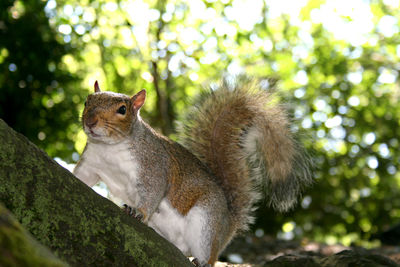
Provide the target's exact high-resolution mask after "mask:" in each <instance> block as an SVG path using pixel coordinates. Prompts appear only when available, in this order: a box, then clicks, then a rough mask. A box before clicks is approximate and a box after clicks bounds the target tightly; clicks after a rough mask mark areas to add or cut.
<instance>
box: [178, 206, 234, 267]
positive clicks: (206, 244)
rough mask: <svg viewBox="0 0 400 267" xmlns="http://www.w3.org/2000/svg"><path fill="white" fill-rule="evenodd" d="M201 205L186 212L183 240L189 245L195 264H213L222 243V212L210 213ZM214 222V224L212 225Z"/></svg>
mask: <svg viewBox="0 0 400 267" xmlns="http://www.w3.org/2000/svg"><path fill="white" fill-rule="evenodd" d="M210 212H213V211H210V210H209V209H207V208H203V207H202V206H201V205H200V206H199V205H197V206H195V207H193V208H192V209H191V210H190V212H189V213H188V214H187V228H186V231H185V237H184V238H185V241H186V243H187V244H188V245H189V247H190V252H191V255H192V256H193V257H194V258H195V261H194V264H195V265H196V266H201V267H206V266H213V265H214V263H215V262H216V261H217V259H218V254H219V252H220V250H221V249H222V244H224V240H222V239H224V237H225V232H227V231H224V230H225V229H221V228H223V227H222V225H224V223H223V220H224V219H227V218H223V217H224V213H223V212H222V213H221V212H218V213H217V214H216V213H214V214H212V217H213V220H210ZM213 224H214V225H213Z"/></svg>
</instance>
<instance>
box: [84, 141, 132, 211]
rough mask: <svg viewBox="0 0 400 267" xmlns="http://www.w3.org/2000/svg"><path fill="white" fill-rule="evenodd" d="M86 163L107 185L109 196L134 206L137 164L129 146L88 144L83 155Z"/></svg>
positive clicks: (121, 144) (125, 144)
mask: <svg viewBox="0 0 400 267" xmlns="http://www.w3.org/2000/svg"><path fill="white" fill-rule="evenodd" d="M84 157H85V161H86V163H87V164H88V165H89V166H90V167H91V169H92V170H93V172H95V174H97V175H98V176H99V177H100V179H101V180H102V181H103V182H104V183H105V184H106V185H107V187H108V189H109V190H110V192H111V194H112V195H114V196H118V198H120V199H121V200H122V201H123V202H124V203H126V204H128V205H130V206H133V207H134V206H136V205H137V202H138V195H137V191H136V183H137V175H138V167H139V166H138V163H137V161H136V160H135V157H134V155H133V154H132V153H131V151H130V150H129V144H128V143H126V142H122V143H119V144H113V145H105V144H95V143H89V144H88V146H87V148H86V150H85V153H84Z"/></svg>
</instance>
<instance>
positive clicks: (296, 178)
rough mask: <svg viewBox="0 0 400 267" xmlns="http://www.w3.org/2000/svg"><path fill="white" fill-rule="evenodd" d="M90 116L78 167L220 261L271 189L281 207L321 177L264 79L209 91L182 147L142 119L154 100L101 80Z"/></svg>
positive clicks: (189, 250)
mask: <svg viewBox="0 0 400 267" xmlns="http://www.w3.org/2000/svg"><path fill="white" fill-rule="evenodd" d="M94 87H95V93H93V94H91V95H89V96H88V97H87V100H86V102H85V109H84V111H83V115H82V123H83V129H84V131H85V133H86V134H87V136H88V140H87V144H86V147H85V149H84V152H83V154H82V155H81V159H80V161H79V162H78V164H77V166H76V167H75V170H74V174H75V175H76V176H77V177H78V178H79V179H81V180H82V181H83V182H84V183H86V184H87V185H88V186H93V185H95V184H96V183H97V182H98V181H100V180H101V181H103V182H104V183H105V184H106V185H107V186H108V188H109V190H110V192H111V194H112V195H114V196H116V197H118V198H120V199H121V200H122V201H124V202H125V203H126V204H127V207H129V210H130V211H131V213H132V214H133V215H134V217H136V218H137V219H139V220H141V221H142V222H143V223H145V224H147V225H148V226H150V227H152V228H153V229H155V230H156V231H157V232H158V233H159V234H160V235H162V236H163V237H164V238H166V239H167V240H169V241H170V242H172V243H173V244H174V245H175V246H177V247H178V248H179V249H180V250H181V251H182V252H183V253H184V254H185V255H186V256H193V257H194V258H195V260H194V263H195V264H196V265H199V266H209V265H214V263H215V262H216V260H217V259H218V255H219V254H220V252H221V251H222V250H223V249H224V248H225V247H226V246H227V244H228V243H229V242H230V241H231V240H232V238H233V237H234V236H235V235H236V234H237V233H238V232H240V231H245V230H247V229H248V226H249V224H251V223H252V222H253V220H254V218H253V216H252V212H253V211H254V209H255V204H256V202H257V201H258V200H259V199H260V197H261V191H262V190H261V189H262V188H264V189H265V196H266V199H267V201H268V203H269V204H270V205H272V206H273V207H274V208H275V209H277V210H279V211H287V210H289V209H291V208H292V207H293V206H294V205H295V204H296V202H297V199H298V197H299V195H300V194H301V192H302V191H303V189H304V188H305V187H307V186H308V185H310V184H311V183H312V178H311V172H310V165H311V161H310V159H309V157H308V156H307V155H306V153H304V149H303V148H302V147H301V145H299V144H298V143H297V142H296V141H295V138H294V135H293V133H292V132H291V129H290V121H289V119H288V115H287V113H286V111H285V110H284V109H283V108H282V106H280V105H278V104H276V103H275V102H274V101H273V100H272V99H273V96H272V94H271V93H269V92H267V91H266V90H263V89H261V87H260V86H259V85H258V83H257V82H252V81H245V82H241V81H238V82H233V83H232V82H228V81H227V80H223V81H222V82H221V85H220V86H219V88H217V89H215V90H210V91H209V92H208V93H206V94H205V95H203V97H202V98H201V99H200V100H199V102H198V103H197V105H196V106H195V107H194V108H193V111H192V112H191V113H190V114H189V115H188V116H187V117H188V121H187V122H185V125H184V127H183V130H182V136H183V138H182V145H181V144H178V143H176V142H174V141H172V140H170V139H168V138H167V137H165V136H163V135H161V134H159V133H157V132H156V131H155V130H154V129H152V128H151V127H150V126H149V125H148V124H146V123H145V122H144V121H143V120H142V118H141V117H140V115H139V113H140V108H141V107H142V106H143V104H144V102H145V99H146V91H145V90H142V91H140V92H138V93H137V94H135V95H134V96H132V97H129V96H127V95H123V94H118V93H113V92H103V91H101V90H100V88H99V85H98V83H97V81H96V83H95V86H94Z"/></svg>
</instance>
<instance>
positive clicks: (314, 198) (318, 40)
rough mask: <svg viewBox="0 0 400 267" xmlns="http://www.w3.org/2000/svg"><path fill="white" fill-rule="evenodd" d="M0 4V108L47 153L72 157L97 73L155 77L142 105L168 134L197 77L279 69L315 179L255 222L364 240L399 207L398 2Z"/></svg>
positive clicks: (134, 86) (141, 83) (130, 79)
mask: <svg viewBox="0 0 400 267" xmlns="http://www.w3.org/2000/svg"><path fill="white" fill-rule="evenodd" d="M2 5H3V6H2V9H1V10H2V11H1V14H2V15H1V16H2V17H1V21H0V32H1V34H2V36H1V38H0V52H1V53H0V64H1V65H0V67H1V69H2V72H1V74H0V85H1V86H0V87H1V94H0V100H1V107H0V116H2V117H3V116H5V118H6V119H7V118H8V121H9V122H11V125H12V126H13V127H14V128H16V129H17V130H19V131H22V132H23V133H24V134H25V135H27V136H28V137H30V138H31V140H34V141H36V142H37V143H39V144H40V145H41V146H42V147H43V148H44V149H46V151H47V152H49V153H50V154H51V155H53V156H55V155H57V156H60V157H63V158H64V159H66V160H68V161H70V160H71V158H70V155H71V153H72V151H73V147H72V143H73V142H74V141H75V149H76V150H77V151H78V152H81V150H82V149H83V144H84V139H83V138H84V137H83V134H82V132H80V133H78V134H76V133H77V131H78V130H77V129H78V128H79V124H78V123H77V121H76V119H77V117H78V115H77V111H78V110H81V109H82V103H83V100H82V98H83V96H82V93H88V92H89V91H86V92H82V91H80V90H81V89H79V88H89V90H90V91H91V86H90V85H92V84H93V83H94V81H95V80H99V81H100V85H101V87H102V88H103V89H106V90H113V91H118V92H123V93H127V94H133V93H134V92H136V91H138V90H140V89H142V88H145V89H147V90H148V100H147V103H146V106H145V112H144V116H145V117H146V119H147V120H149V121H150V124H151V125H153V126H155V127H156V128H158V129H159V130H161V131H162V132H164V133H165V134H168V135H170V136H171V137H172V138H174V137H175V135H174V122H175V121H176V120H177V118H179V117H180V116H181V114H184V113H185V111H186V109H187V108H188V107H189V106H190V99H192V98H193V96H194V95H196V94H197V90H198V88H199V87H201V86H202V85H203V84H204V83H211V85H212V83H213V82H214V81H216V80H218V79H219V78H220V77H221V76H222V75H223V74H226V73H228V74H237V73H241V72H246V73H248V74H250V75H253V76H256V77H260V78H270V80H269V81H274V80H278V81H279V82H278V87H279V88H281V91H282V96H283V97H284V98H285V101H287V103H290V104H288V107H289V108H290V110H291V111H292V114H293V118H294V120H295V121H297V122H298V126H297V127H295V128H296V129H294V130H299V131H300V132H306V133H307V134H306V135H305V137H304V138H303V142H304V144H305V146H306V147H307V148H308V149H309V150H310V151H311V153H312V154H313V157H314V158H315V163H316V168H315V178H316V183H315V185H314V187H313V188H312V189H311V190H308V191H307V192H306V193H305V195H304V197H303V199H302V201H301V205H300V206H299V208H297V209H296V210H295V211H293V212H291V213H289V214H283V215H282V214H275V213H274V212H273V211H271V210H269V209H267V208H261V209H260V211H259V214H258V218H259V219H258V221H257V223H256V225H255V229H257V228H262V229H264V231H267V232H268V231H269V232H279V234H278V235H279V236H280V237H283V238H292V237H295V236H297V237H302V236H308V237H312V238H315V239H318V240H320V241H326V242H328V243H335V242H342V243H344V244H345V245H349V244H351V243H353V242H356V243H361V244H365V241H366V240H368V239H369V238H370V237H371V236H372V235H373V234H374V233H377V232H379V231H381V230H382V229H384V228H385V227H387V226H388V225H390V224H391V223H394V222H395V221H398V220H399V219H400V199H399V198H398V197H397V196H398V194H399V186H400V174H399V171H398V167H397V166H398V163H399V161H400V152H399V139H398V132H399V122H400V117H399V116H400V110H399V109H400V107H399V106H398V105H397V102H398V99H399V92H400V90H399V86H398V76H399V75H398V72H399V69H400V65H399V63H398V62H399V57H400V39H399V36H398V32H399V19H400V16H399V14H400V12H399V10H400V7H399V4H398V3H397V1H389V0H385V1H377V0H371V1H369V2H367V1H361V0H357V1H347V2H346V1H333V0H326V1H323V0H309V1H261V0H260V1H255V0H254V1H247V2H246V1H241V0H233V1H229V0H224V1H201V0H192V1H180V0H158V1H155V0H149V1H139V0H137V1H125V0H99V1H76V0H63V1H57V2H56V1H54V0H49V1H47V2H46V3H45V2H37V3H36V2H34V1H28V0H27V1H3V2H2ZM44 5H45V6H44ZM287 5H290V7H291V8H286V6H287ZM20 9H21V10H23V11H21V10H20ZM31 13H33V14H35V16H33V17H34V18H35V19H34V20H33V19H31V20H27V19H28V18H29V14H31ZM15 14H17V15H15ZM18 14H19V15H18ZM45 16H47V18H46V17H45ZM2 25H3V26H2ZM4 25H5V26H6V27H4ZM28 26H29V27H28ZM11 27H14V28H12V29H13V30H12V31H10V30H7V29H11ZM3 36H4V37H5V38H3ZM35 40H37V41H35ZM11 64H14V65H15V66H16V68H15V70H14V67H13V66H14V65H11ZM25 69H26V70H25ZM33 71H37V72H40V73H42V74H40V75H39V74H36V72H33ZM29 75H31V76H29ZM29 77H33V78H30V79H31V80H32V81H31V80H29ZM39 77H43V78H41V79H40V80H39ZM36 80H37V81H38V82H36V83H35V81H36ZM21 81H24V83H21ZM54 81H57V82H54ZM21 85H24V86H21ZM271 85H272V84H271ZM61 88H62V89H61ZM17 96H18V97H17ZM57 99H58V100H57ZM49 101H50V102H49ZM51 101H52V102H51ZM28 103H29V104H28ZM49 103H54V105H51V104H50V106H49ZM24 127H25V128H24ZM38 132H43V133H45V136H46V138H45V139H44V140H43V142H39V141H38V140H37V133H38Z"/></svg>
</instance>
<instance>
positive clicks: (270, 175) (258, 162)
mask: <svg viewBox="0 0 400 267" xmlns="http://www.w3.org/2000/svg"><path fill="white" fill-rule="evenodd" d="M273 102H274V101H273V97H272V94H270V93H268V92H267V91H265V90H263V89H261V88H260V86H259V85H258V83H257V82H254V81H249V80H246V81H243V80H237V81H232V80H228V79H225V80H224V81H223V82H222V83H221V85H220V86H219V87H218V88H216V89H215V90H211V91H210V92H208V93H206V94H205V95H203V96H202V97H201V99H200V100H199V102H198V103H197V105H196V107H195V108H194V111H193V112H192V113H190V114H189V115H188V116H187V117H188V119H187V121H186V122H185V123H184V125H185V129H184V131H183V132H184V133H183V140H182V141H183V145H184V146H186V147H187V148H188V149H189V150H190V151H191V152H192V153H194V154H195V155H196V156H197V157H198V158H199V159H200V160H201V161H202V162H203V163H204V164H205V165H207V166H208V167H209V168H210V169H211V171H212V172H213V173H214V175H215V176H216V177H217V180H218V182H219V183H220V185H221V187H222V188H223V190H224V193H225V196H226V197H227V200H228V206H229V209H230V211H231V214H232V217H233V220H232V222H234V223H235V224H236V225H234V228H235V229H234V230H246V229H247V228H248V225H249V223H251V222H252V221H253V217H252V216H251V214H252V211H253V209H254V204H255V202H257V200H259V198H260V190H259V188H257V187H259V186H262V187H265V189H266V198H267V201H268V202H269V204H270V205H272V206H273V207H274V208H275V209H277V210H279V211H286V210H288V209H290V208H291V207H293V205H294V204H295V203H296V202H297V198H298V197H299V194H300V193H301V191H302V189H303V188H304V187H305V186H307V185H309V184H310V183H311V181H312V179H311V175H310V170H309V167H310V160H309V159H308V157H306V156H305V154H304V153H303V151H302V149H301V147H300V146H299V145H298V144H297V143H296V141H295V140H294V138H293V134H292V133H291V129H290V122H289V119H288V116H287V114H286V112H285V110H284V109H283V108H282V107H281V106H279V105H277V104H276V103H273Z"/></svg>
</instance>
